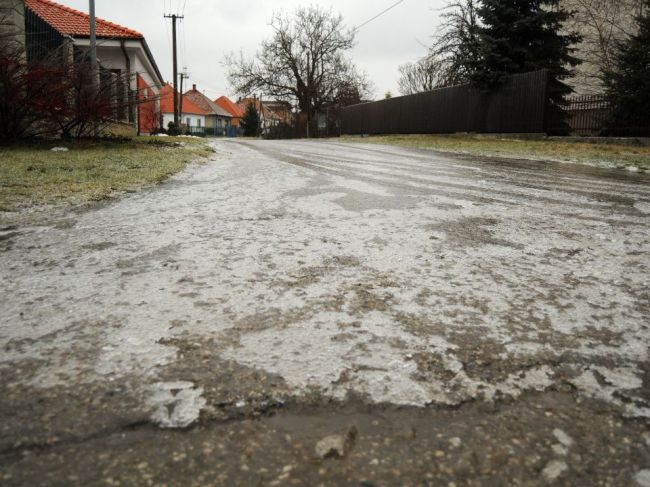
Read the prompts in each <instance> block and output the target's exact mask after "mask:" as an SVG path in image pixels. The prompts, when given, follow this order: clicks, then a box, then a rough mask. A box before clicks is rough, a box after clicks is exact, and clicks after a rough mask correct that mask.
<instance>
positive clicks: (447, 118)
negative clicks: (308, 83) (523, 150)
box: [341, 70, 548, 134]
mask: <svg viewBox="0 0 650 487" xmlns="http://www.w3.org/2000/svg"><path fill="white" fill-rule="evenodd" d="M547 84H548V73H547V71H545V70H542V71H535V72H532V73H525V74H518V75H514V76H511V77H510V78H509V79H508V80H507V81H506V83H505V84H504V85H503V86H502V87H501V88H500V89H499V90H498V91H496V92H492V93H486V92H483V91H480V90H477V89H474V88H472V87H470V86H469V85H460V86H452V87H449V88H440V89H437V90H434V91H429V92H426V93H417V94H415V95H408V96H401V97H396V98H390V99H388V100H382V101H378V102H372V103H363V104H360V105H353V106H350V107H345V108H343V109H342V110H341V132H342V133H344V134H418V133H454V132H481V133H541V132H544V129H545V127H544V114H545V107H546V98H547Z"/></svg>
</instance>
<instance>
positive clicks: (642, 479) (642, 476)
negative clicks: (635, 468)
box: [634, 469, 650, 487]
mask: <svg viewBox="0 0 650 487" xmlns="http://www.w3.org/2000/svg"><path fill="white" fill-rule="evenodd" d="M634 481H635V482H636V485H638V486H639V487H650V469H645V470H640V471H639V472H637V474H636V475H635V476H634Z"/></svg>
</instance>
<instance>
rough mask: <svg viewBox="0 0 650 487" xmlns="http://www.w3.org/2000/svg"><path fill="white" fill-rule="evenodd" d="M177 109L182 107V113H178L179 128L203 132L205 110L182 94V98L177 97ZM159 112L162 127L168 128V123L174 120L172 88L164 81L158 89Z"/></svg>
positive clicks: (190, 131)
mask: <svg viewBox="0 0 650 487" xmlns="http://www.w3.org/2000/svg"><path fill="white" fill-rule="evenodd" d="M178 105H179V109H181V107H182V110H183V111H182V113H179V115H178V119H179V123H180V125H181V129H182V130H184V131H187V132H189V133H195V134H197V133H200V134H201V135H203V134H204V130H205V125H206V123H207V122H206V115H207V113H206V111H205V110H203V109H202V108H201V107H198V106H196V104H194V103H193V102H192V100H190V99H189V98H188V97H187V96H185V95H183V97H182V99H181V96H180V95H179V97H178ZM160 113H161V117H162V126H163V128H165V129H166V128H168V127H169V124H170V123H173V122H174V88H173V87H172V86H171V85H170V84H169V83H165V84H164V86H163V87H162V88H161V89H160Z"/></svg>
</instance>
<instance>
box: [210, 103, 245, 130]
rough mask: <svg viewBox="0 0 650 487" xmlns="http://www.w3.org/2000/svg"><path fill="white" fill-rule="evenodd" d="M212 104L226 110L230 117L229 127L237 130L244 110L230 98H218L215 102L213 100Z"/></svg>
mask: <svg viewBox="0 0 650 487" xmlns="http://www.w3.org/2000/svg"><path fill="white" fill-rule="evenodd" d="M214 103H215V104H216V105H218V106H220V107H221V108H223V109H224V110H226V111H227V112H228V113H229V114H230V116H231V117H232V118H231V120H230V125H231V126H232V127H235V128H239V126H240V124H241V119H242V118H243V117H244V113H245V112H244V109H243V108H242V107H241V106H239V105H237V104H236V103H234V102H233V101H232V100H231V99H230V98H228V97H227V96H220V97H219V98H217V99H216V100H214Z"/></svg>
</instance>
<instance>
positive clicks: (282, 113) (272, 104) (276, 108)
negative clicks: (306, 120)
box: [264, 100, 294, 125]
mask: <svg viewBox="0 0 650 487" xmlns="http://www.w3.org/2000/svg"><path fill="white" fill-rule="evenodd" d="M264 106H265V107H266V108H268V109H269V110H271V111H272V112H273V113H275V114H276V115H277V116H278V117H280V120H281V122H282V123H286V124H287V125H291V123H292V122H293V115H294V114H293V108H292V107H291V103H289V102H288V101H281V100H275V101H264Z"/></svg>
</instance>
